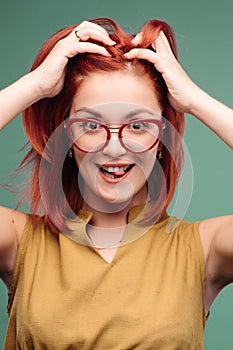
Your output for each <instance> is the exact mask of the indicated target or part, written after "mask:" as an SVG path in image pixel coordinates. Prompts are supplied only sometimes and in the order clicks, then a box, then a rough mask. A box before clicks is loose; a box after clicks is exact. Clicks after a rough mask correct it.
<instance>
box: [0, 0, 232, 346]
mask: <svg viewBox="0 0 233 350" xmlns="http://www.w3.org/2000/svg"><path fill="white" fill-rule="evenodd" d="M232 13H233V2H232V1H231V0H229V1H226V0H223V1H213V0H212V1H211V0H206V1H205V0H203V1H200V0H195V1H193V0H192V1H189V0H186V1H185V0H175V1H174V0H173V1H172V0H170V1H168V0H144V1H142V0H140V1H139V0H135V1H129V0H118V1H110V0H108V1H107V0H99V1H98V0H93V1H90V0H86V1H80V0H67V1H64V0H63V1H61V0H56V1H55V0H52V1H51V0H50V1H49V0H47V1H45V0H40V1H35V0H30V1H29V0H28V1H26V0H21V1H16V0H15V1H11V0H9V1H7V2H2V3H1V7H0V45H1V47H0V50H1V51H0V52H1V56H0V59H1V65H0V88H3V87H5V86H6V85H8V84H10V83H11V82H13V81H14V80H16V79H17V78H19V77H20V76H22V75H23V74H25V73H26V72H27V71H28V70H29V68H30V66H31V64H32V61H33V58H34V57H35V55H36V54H37V52H38V50H39V48H40V47H41V45H42V44H43V42H44V41H46V40H47V38H48V37H49V36H50V35H52V34H53V33H54V32H55V31H57V30H58V29H60V28H62V27H65V26H68V25H70V24H74V23H78V22H81V21H82V20H88V19H91V18H96V17H110V18H112V19H115V20H116V21H117V22H118V23H119V24H120V25H122V26H123V28H124V29H126V30H129V31H130V32H137V31H139V29H140V27H141V25H142V24H143V23H144V22H145V21H147V20H149V19H151V18H158V19H162V20H165V21H167V22H168V23H169V24H170V25H171V26H172V27H173V29H174V31H175V33H176V37H177V43H178V49H179V53H180V55H179V56H180V61H181V63H182V65H183V67H184V68H185V70H186V71H187V73H188V74H189V75H190V76H191V78H192V79H193V80H194V81H195V82H196V83H197V84H198V85H200V86H201V87H202V88H203V89H204V90H206V91H207V92H208V93H210V94H211V95H212V96H214V97H216V98H218V99H219V100H221V101H222V102H224V103H225V104H227V105H229V106H231V107H233V69H232V62H233V39H232V34H233V19H232ZM186 120H187V122H186V132H185V143H186V146H187V148H188V150H189V153H190V156H191V159H192V166H193V169H194V187H193V193H192V198H191V202H190V205H189V208H188V211H187V213H186V215H185V218H186V219H188V220H190V221H195V220H200V219H203V218H207V217H212V216H219V215H226V214H232V211H233V209H232V208H233V205H232V204H233V186H232V174H233V161H232V160H233V157H232V151H231V150H230V149H229V148H227V146H226V145H225V144H224V143H223V142H222V141H221V140H219V139H218V138H217V137H216V136H215V135H214V134H213V133H212V132H211V131H210V130H209V129H207V128H206V127H205V126H204V125H203V124H201V123H200V122H198V121H197V120H195V119H194V117H192V116H188V115H187V118H186ZM25 141H26V138H25V135H24V132H23V129H22V126H21V118H20V117H19V118H17V119H16V120H15V121H14V122H12V123H11V124H10V125H9V126H7V127H6V128H5V129H4V130H3V131H2V132H1V138H0V182H4V181H6V180H7V179H8V178H9V172H11V171H12V170H14V169H15V168H16V167H17V165H18V164H19V161H20V159H21V158H22V155H23V152H19V149H20V148H21V147H22V146H23V144H24V143H25ZM0 198H1V204H2V205H5V206H9V207H14V206H15V203H16V201H17V199H16V198H15V195H12V194H9V193H7V192H6V191H3V190H1V191H0ZM6 303H7V292H6V289H5V288H4V286H3V284H0V347H2V346H3V341H4V334H5V331H6V325H7V314H6ZM232 329H233V286H232V285H231V286H228V287H227V288H226V289H225V290H224V291H223V292H222V293H220V295H219V296H218V297H217V299H216V301H215V303H214V305H213V306H212V309H211V316H210V318H209V321H208V322H207V327H206V332H205V348H206V349H207V350H208V349H211V350H215V349H216V350H219V349H222V350H223V349H232V348H233V333H232ZM12 350H13V349H12Z"/></svg>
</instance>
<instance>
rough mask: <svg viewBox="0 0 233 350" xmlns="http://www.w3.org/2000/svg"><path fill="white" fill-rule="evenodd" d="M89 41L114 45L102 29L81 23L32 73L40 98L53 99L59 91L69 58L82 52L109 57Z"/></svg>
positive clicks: (105, 51)
mask: <svg viewBox="0 0 233 350" xmlns="http://www.w3.org/2000/svg"><path fill="white" fill-rule="evenodd" d="M89 39H94V40H96V41H99V42H101V43H104V44H105V45H114V44H115V42H114V41H112V40H111V39H110V37H109V35H108V33H107V31H106V30H105V29H104V28H103V27H101V26H99V25H97V24H95V23H92V22H88V21H84V22H82V23H81V24H80V25H78V26H77V27H76V28H75V29H74V30H73V31H72V32H71V33H70V34H69V35H68V36H67V37H65V38H64V39H62V40H60V41H59V42H58V43H57V44H56V45H55V47H54V48H53V49H52V51H51V52H50V54H49V55H48V56H47V57H46V59H45V60H44V61H43V63H42V64H41V65H40V66H39V67H38V68H37V69H36V70H35V71H34V78H35V79H37V81H38V84H39V85H38V86H39V91H40V95H41V97H53V96H55V95H57V94H58V93H59V92H60V91H61V89H62V87H63V83H64V78H65V67H66V65H67V62H68V60H69V58H72V57H74V56H75V55H77V54H79V53H84V52H89V53H96V54H100V55H103V56H111V55H110V54H109V53H108V51H107V50H106V49H105V48H104V47H103V46H101V45H97V44H94V43H90V42H88V40H89Z"/></svg>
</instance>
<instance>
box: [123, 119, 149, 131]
mask: <svg viewBox="0 0 233 350" xmlns="http://www.w3.org/2000/svg"><path fill="white" fill-rule="evenodd" d="M128 128H129V129H131V130H132V131H140V130H145V129H147V128H148V123H146V122H137V121H135V122H133V123H130V124H129V126H128Z"/></svg>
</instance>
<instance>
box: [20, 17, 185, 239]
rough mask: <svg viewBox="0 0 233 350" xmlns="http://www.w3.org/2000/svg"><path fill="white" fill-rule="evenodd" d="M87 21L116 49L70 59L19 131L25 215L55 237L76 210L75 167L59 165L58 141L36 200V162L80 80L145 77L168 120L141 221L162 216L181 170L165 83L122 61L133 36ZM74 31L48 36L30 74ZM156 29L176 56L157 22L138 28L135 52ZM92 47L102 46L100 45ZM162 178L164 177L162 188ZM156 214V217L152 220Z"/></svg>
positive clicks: (177, 117)
mask: <svg viewBox="0 0 233 350" xmlns="http://www.w3.org/2000/svg"><path fill="white" fill-rule="evenodd" d="M90 22H93V23H96V24H98V25H101V26H103V27H104V28H105V29H106V30H107V31H108V33H109V36H110V38H111V39H112V40H114V41H115V42H116V45H114V46H112V47H106V49H107V50H109V52H110V53H111V54H112V57H110V58H109V57H104V56H101V55H96V54H91V53H84V54H78V55H77V56H75V57H73V58H71V59H70V60H69V62H68V65H67V71H66V77H65V83H64V87H63V89H62V91H61V92H60V93H59V94H58V95H57V96H55V97H53V98H44V99H42V100H40V101H38V102H36V103H35V104H33V105H32V106H30V107H29V108H28V109H26V110H25V111H24V113H23V123H24V128H25V131H26V134H27V137H28V139H29V142H30V143H31V149H30V150H29V152H28V153H27V154H26V156H25V157H24V159H23V161H22V163H21V165H22V166H28V165H30V166H31V169H32V174H31V178H30V183H29V187H28V196H29V198H30V210H31V213H32V215H33V218H34V221H33V222H34V223H35V224H36V218H37V216H36V215H35V214H40V215H45V222H46V224H47V226H48V227H49V228H50V229H51V230H52V232H54V233H58V231H59V230H58V227H65V219H66V215H67V204H68V205H69V206H70V207H71V208H72V210H73V211H74V212H75V213H77V212H78V211H79V209H80V208H81V206H82V197H81V194H80V191H79V186H78V182H77V179H78V168H77V166H76V164H75V161H74V160H73V159H71V158H69V157H68V156H67V157H66V158H65V161H64V164H61V161H62V160H61V159H60V158H61V157H60V154H61V153H62V147H66V146H67V145H61V142H60V141H61V139H60V137H58V138H57V140H55V144H54V145H53V150H52V154H53V157H55V159H56V160H57V161H56V165H55V166H54V164H53V165H52V164H51V163H50V162H49V161H48V166H47V168H46V171H45V172H44V174H43V178H44V181H45V183H47V187H46V188H47V191H45V192H44V193H43V200H42V195H41V191H40V181H39V172H40V162H41V158H42V154H43V150H44V148H45V146H46V142H47V140H48V139H49V137H50V135H51V134H52V133H53V131H54V130H55V129H56V128H57V127H58V126H59V125H60V124H61V123H62V122H63V121H64V120H65V119H66V118H67V117H68V116H69V111H70V108H71V104H72V100H73V98H74V96H75V94H77V93H78V90H79V88H80V86H81V84H82V81H83V79H85V77H87V76H88V75H90V74H92V73H96V72H97V73H101V72H102V73H104V74H107V73H109V72H113V71H126V72H128V73H129V74H133V75H136V76H137V75H138V76H144V77H147V78H148V80H149V81H150V82H151V83H152V84H153V87H154V92H155V94H156V96H157V98H158V100H159V102H160V104H161V106H162V109H163V112H164V116H165V118H166V119H167V120H168V121H169V123H168V127H167V128H166V130H165V133H164V136H163V140H161V142H160V146H161V147H162V150H163V158H162V159H161V160H159V161H157V162H155V167H154V170H153V171H152V173H151V175H150V178H149V179H148V181H149V182H150V186H149V188H150V191H151V193H150V196H151V198H152V200H153V201H154V203H155V206H154V208H153V210H152V211H151V212H150V213H149V214H148V216H147V218H146V221H147V222H149V221H150V222H155V221H156V220H158V218H160V217H161V216H162V215H163V214H164V213H165V211H166V209H167V207H168V205H169V204H170V202H171V200H172V198H173V195H174V191H175V188H176V185H177V182H178V179H179V176H180V172H181V169H182V165H183V149H182V143H181V137H180V136H182V135H183V130H184V115H183V114H182V113H178V112H176V111H175V110H174V109H173V108H172V107H171V106H170V104H169V102H168V99H167V88H166V84H165V82H164V80H163V78H162V76H161V74H160V73H159V72H158V71H157V70H156V69H155V67H154V65H153V64H152V63H149V62H147V61H145V60H138V59H133V60H131V61H127V60H126V59H125V58H124V57H123V54H124V53H126V52H128V51H129V50H130V49H132V48H133V47H134V46H133V44H132V43H131V40H132V39H133V38H134V36H135V35H132V34H127V33H125V32H124V30H122V28H120V27H119V26H118V25H117V24H116V23H115V22H114V21H112V20H111V19H108V18H97V19H93V20H90ZM76 26H77V25H73V26H70V27H67V28H64V29H62V30H60V31H59V32H57V33H56V34H54V35H53V36H52V37H51V38H50V39H49V40H48V41H47V42H46V43H45V44H44V46H43V47H42V48H41V50H40V51H39V53H38V55H37V57H36V59H35V61H34V63H33V66H32V70H34V69H35V68H36V67H38V66H39V65H40V64H41V63H42V62H43V60H44V59H45V58H46V56H47V55H48V54H49V53H50V51H51V50H52V48H53V47H54V46H55V45H56V44H57V42H58V41H59V40H61V39H63V38H65V37H66V36H67V35H68V34H69V33H70V32H71V31H72V30H74V28H75V27H76ZM161 30H162V31H163V32H164V34H165V35H166V37H167V39H168V41H169V44H170V46H171V49H172V51H173V53H174V55H175V57H177V51H176V43H175V37H174V33H173V31H172V29H171V27H170V26H169V25H168V24H167V23H166V22H163V21H159V20H150V21H148V22H147V23H145V24H144V26H143V27H142V28H141V32H142V33H143V35H142V41H141V43H140V46H138V47H141V48H150V49H152V46H151V43H152V42H153V41H154V40H155V39H156V38H157V36H158V34H159V32H160V31H161ZM92 42H94V41H92ZM98 44H101V45H103V44H102V43H98ZM103 46H104V45H103ZM169 125H170V126H173V127H170V126H169ZM174 131H175V132H174ZM65 142H66V141H64V143H65ZM62 162H63V161H62ZM156 164H157V165H158V164H160V166H161V167H162V170H163V175H162V176H161V175H159V173H158V171H157V168H156V167H157V165H156ZM59 167H60V168H62V182H63V189H64V193H65V197H66V198H65V199H64V198H62V197H61V196H60V195H57V196H56V195H54V194H55V193H56V188H57V186H58V183H57V181H59V179H57V172H58V170H59ZM162 177H163V178H165V183H164V181H163V180H162ZM48 209H49V210H48ZM48 212H50V213H51V212H52V213H53V218H54V217H55V218H56V220H54V219H53V220H51V217H50V215H49V214H48ZM158 212H159V215H157V213H158Z"/></svg>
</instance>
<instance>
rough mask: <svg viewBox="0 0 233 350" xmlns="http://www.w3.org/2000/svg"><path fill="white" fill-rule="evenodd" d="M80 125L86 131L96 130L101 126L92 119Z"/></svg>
mask: <svg viewBox="0 0 233 350" xmlns="http://www.w3.org/2000/svg"><path fill="white" fill-rule="evenodd" d="M82 126H83V128H84V129H85V130H86V131H97V130H99V129H100V128H101V126H100V125H99V124H98V123H95V122H94V121H89V122H83V123H82Z"/></svg>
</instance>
